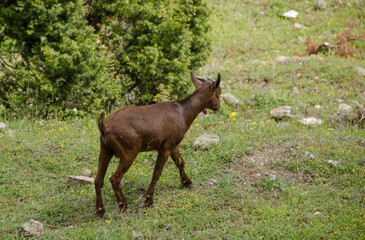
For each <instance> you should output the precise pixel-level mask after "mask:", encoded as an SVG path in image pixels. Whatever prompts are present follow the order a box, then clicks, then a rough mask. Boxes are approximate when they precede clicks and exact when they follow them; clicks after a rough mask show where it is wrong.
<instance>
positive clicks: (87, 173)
mask: <svg viewBox="0 0 365 240" xmlns="http://www.w3.org/2000/svg"><path fill="white" fill-rule="evenodd" d="M82 176H85V177H91V171H90V170H89V169H85V170H84V171H83V172H82Z"/></svg>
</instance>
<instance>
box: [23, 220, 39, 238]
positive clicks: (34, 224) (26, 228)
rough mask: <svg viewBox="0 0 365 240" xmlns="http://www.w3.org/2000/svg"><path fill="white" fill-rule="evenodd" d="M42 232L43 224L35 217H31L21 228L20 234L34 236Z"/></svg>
mask: <svg viewBox="0 0 365 240" xmlns="http://www.w3.org/2000/svg"><path fill="white" fill-rule="evenodd" d="M42 233H43V224H42V223H40V222H38V221H36V220H34V219H31V220H30V221H29V222H26V223H24V224H23V225H22V228H21V230H20V234H21V235H22V236H24V237H33V236H37V235H41V234H42Z"/></svg>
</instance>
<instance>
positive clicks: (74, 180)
mask: <svg viewBox="0 0 365 240" xmlns="http://www.w3.org/2000/svg"><path fill="white" fill-rule="evenodd" d="M68 183H69V184H70V185H85V184H94V178H90V177H86V176H73V175H70V176H68Z"/></svg>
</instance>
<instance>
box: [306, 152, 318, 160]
mask: <svg viewBox="0 0 365 240" xmlns="http://www.w3.org/2000/svg"><path fill="white" fill-rule="evenodd" d="M304 157H305V158H308V159H315V158H316V157H315V156H314V155H313V154H312V153H310V152H305V153H304Z"/></svg>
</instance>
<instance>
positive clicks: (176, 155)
mask: <svg viewBox="0 0 365 240" xmlns="http://www.w3.org/2000/svg"><path fill="white" fill-rule="evenodd" d="M171 158H172V160H174V163H175V165H176V167H177V168H178V169H179V172H180V180H181V183H182V184H183V185H184V186H185V187H189V186H190V185H191V180H190V178H189V177H188V176H187V175H186V173H185V170H184V167H185V162H184V159H183V158H182V157H181V154H180V151H179V149H178V148H175V149H174V150H172V152H171Z"/></svg>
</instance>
